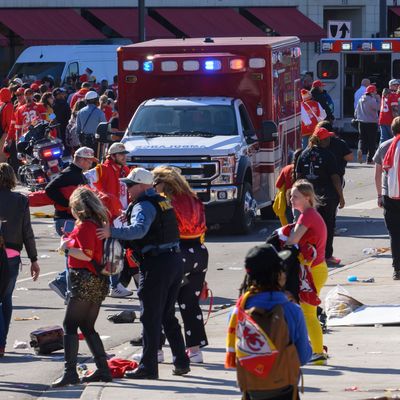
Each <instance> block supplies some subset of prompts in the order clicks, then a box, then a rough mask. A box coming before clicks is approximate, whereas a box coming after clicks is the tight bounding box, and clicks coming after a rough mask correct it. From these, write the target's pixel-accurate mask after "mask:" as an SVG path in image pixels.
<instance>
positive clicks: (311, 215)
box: [286, 179, 328, 365]
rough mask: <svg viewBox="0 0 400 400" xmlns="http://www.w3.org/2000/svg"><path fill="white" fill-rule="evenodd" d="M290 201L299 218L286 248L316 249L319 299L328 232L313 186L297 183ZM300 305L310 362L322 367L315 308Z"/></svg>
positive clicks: (325, 272)
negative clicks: (308, 341)
mask: <svg viewBox="0 0 400 400" xmlns="http://www.w3.org/2000/svg"><path fill="white" fill-rule="evenodd" d="M290 200H291V202H292V207H293V208H294V209H296V210H298V211H300V216H299V218H298V219H297V222H296V225H295V227H294V229H293V230H292V231H291V233H290V235H289V238H288V239H287V241H286V245H287V246H292V245H297V244H298V245H299V247H300V248H301V247H303V246H305V245H308V244H310V245H312V246H314V247H315V249H316V254H315V257H314V259H313V261H312V262H311V275H312V279H313V281H314V282H313V283H314V286H315V289H316V292H317V296H319V294H320V292H321V289H322V288H323V286H324V285H325V282H326V280H327V279H328V266H327V265H326V261H325V246H326V241H327V228H326V225H325V222H324V220H323V219H322V217H321V215H320V214H319V213H318V211H317V209H316V207H317V206H318V204H319V201H320V200H319V199H318V197H317V196H316V194H315V192H314V188H313V185H312V184H311V183H310V182H308V181H307V180H305V179H299V180H297V181H296V182H295V183H294V184H293V187H292V190H291V194H290ZM300 305H301V308H302V310H303V313H304V317H305V320H306V324H307V329H308V335H309V337H310V341H311V346H312V350H313V356H312V359H311V362H312V363H313V364H316V365H325V364H326V360H327V354H326V352H324V347H323V336H322V329H321V325H320V323H319V321H318V318H317V306H315V305H311V304H309V303H305V302H301V303H300Z"/></svg>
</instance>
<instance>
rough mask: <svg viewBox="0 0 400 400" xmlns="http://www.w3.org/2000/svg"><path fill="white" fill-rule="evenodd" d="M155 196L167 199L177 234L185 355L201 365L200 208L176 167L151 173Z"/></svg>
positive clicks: (203, 262) (204, 263)
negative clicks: (180, 262)
mask: <svg viewBox="0 0 400 400" xmlns="http://www.w3.org/2000/svg"><path fill="white" fill-rule="evenodd" d="M153 174H154V186H155V188H156V190H157V192H158V193H162V194H164V195H165V196H166V197H168V198H169V199H170V200H171V203H172V205H173V207H174V210H175V214H176V219H177V221H178V228H179V234H180V248H181V252H182V258H183V261H184V272H185V277H184V280H183V284H182V287H181V289H180V291H179V294H178V304H179V311H180V312H181V315H182V320H183V325H184V329H185V341H186V347H187V353H188V356H189V358H190V361H191V362H194V363H202V362H203V355H202V352H201V350H200V348H201V347H204V346H207V345H208V340H207V335H206V331H205V329H204V321H203V314H202V311H201V308H200V306H199V297H200V293H201V290H202V288H203V285H204V280H205V276H206V271H207V268H208V250H207V247H206V246H204V236H205V232H206V229H207V228H206V218H205V212H204V205H203V203H202V202H201V201H200V200H199V198H198V197H197V195H196V193H195V192H193V190H192V189H191V187H190V186H189V184H188V183H187V181H186V179H185V178H184V177H183V176H182V174H181V173H180V172H179V171H178V170H177V168H173V167H167V166H160V167H157V168H155V169H154V170H153Z"/></svg>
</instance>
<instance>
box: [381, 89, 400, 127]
mask: <svg viewBox="0 0 400 400" xmlns="http://www.w3.org/2000/svg"><path fill="white" fill-rule="evenodd" d="M399 97H400V95H398V94H397V93H393V92H392V93H389V94H388V95H386V96H382V100H381V109H380V112H379V125H391V124H392V121H393V118H394V116H393V112H392V107H393V106H396V107H397V106H398V100H399Z"/></svg>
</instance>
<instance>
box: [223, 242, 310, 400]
mask: <svg viewBox="0 0 400 400" xmlns="http://www.w3.org/2000/svg"><path fill="white" fill-rule="evenodd" d="M290 256H291V251H290V250H284V251H281V252H278V251H277V250H276V249H275V247H274V246H273V245H271V244H262V245H259V246H255V247H253V248H252V249H250V250H249V252H248V253H247V255H246V258H245V269H246V276H245V279H244V281H243V284H242V287H241V297H240V298H239V299H238V301H237V303H236V307H235V308H234V310H233V311H232V314H231V318H230V321H229V328H228V335H227V353H226V358H225V367H226V368H236V371H237V380H238V385H239V388H240V390H241V392H242V394H243V397H242V399H243V400H264V399H270V400H271V399H272V400H297V399H299V395H298V390H297V386H298V381H299V378H300V366H301V365H304V364H306V363H307V362H308V361H309V360H310V358H311V347H310V344H309V342H308V334H307V329H306V324H305V321H304V317H303V314H302V312H301V309H300V307H299V306H298V305H297V304H295V303H293V302H290V301H289V300H288V298H287V297H286V295H285V293H284V291H283V290H284V287H285V283H286V267H287V265H286V260H287V259H289V258H290Z"/></svg>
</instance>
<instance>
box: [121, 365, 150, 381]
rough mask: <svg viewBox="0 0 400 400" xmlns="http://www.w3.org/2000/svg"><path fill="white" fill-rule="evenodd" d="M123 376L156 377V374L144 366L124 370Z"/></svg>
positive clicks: (130, 377) (133, 377)
mask: <svg viewBox="0 0 400 400" xmlns="http://www.w3.org/2000/svg"><path fill="white" fill-rule="evenodd" d="M124 378H128V379H158V374H151V373H149V372H147V371H146V370H145V369H144V368H141V367H139V368H136V369H134V370H133V371H126V372H125V374H124Z"/></svg>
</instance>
